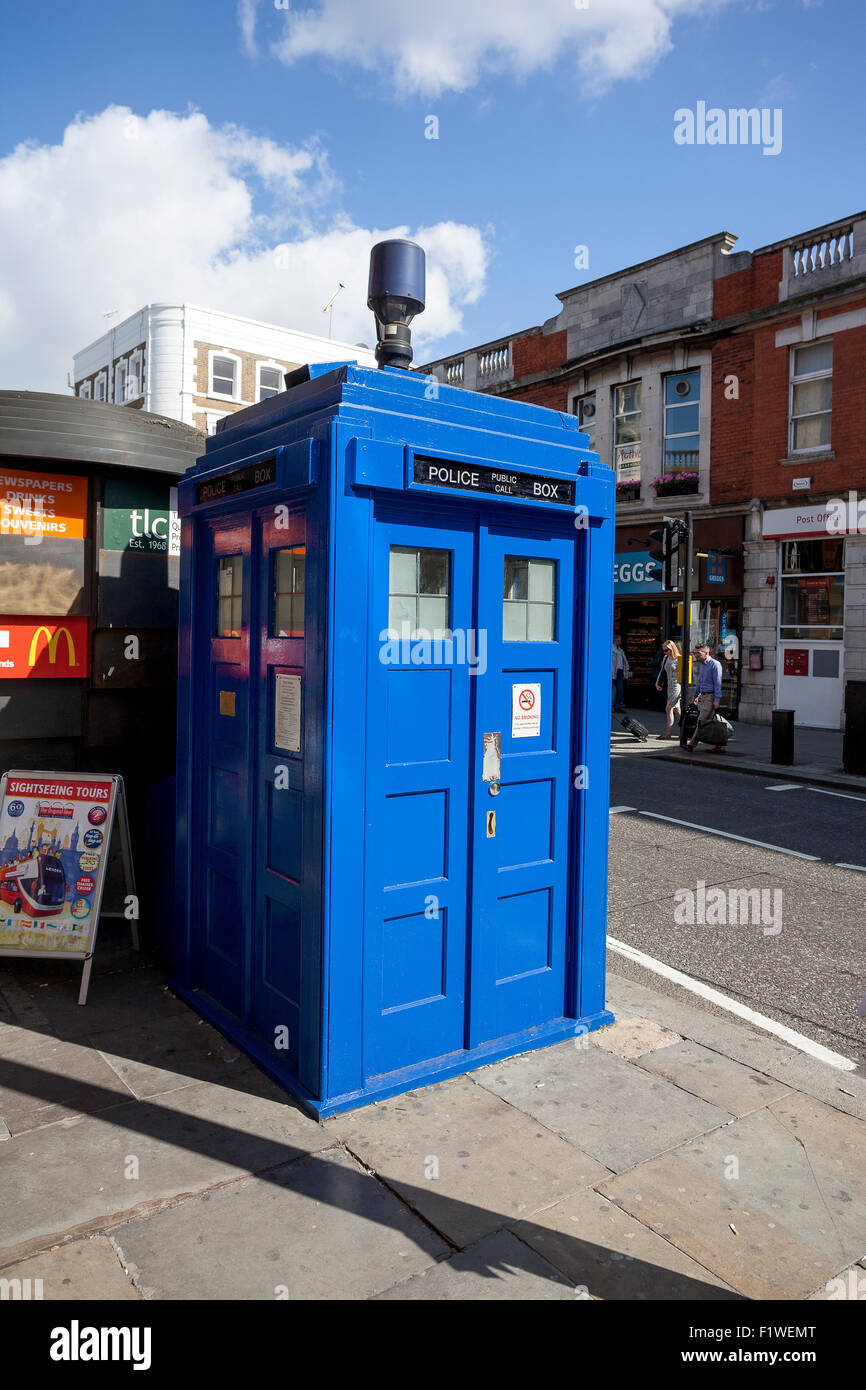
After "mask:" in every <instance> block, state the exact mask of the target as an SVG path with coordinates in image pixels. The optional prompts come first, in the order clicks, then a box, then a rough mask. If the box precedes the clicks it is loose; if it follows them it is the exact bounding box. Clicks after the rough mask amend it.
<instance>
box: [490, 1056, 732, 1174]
mask: <svg viewBox="0 0 866 1390" xmlns="http://www.w3.org/2000/svg"><path fill="white" fill-rule="evenodd" d="M575 1042H576V1043H577V1044H582V1045H580V1046H575V1045H574V1044H573V1043H568V1042H566V1043H559V1044H557V1045H556V1046H555V1047H549V1048H545V1049H544V1050H543V1051H542V1052H531V1053H527V1054H524V1055H523V1056H520V1057H514V1058H511V1059H510V1060H508V1061H506V1062H497V1063H495V1064H493V1065H492V1066H488V1067H484V1068H483V1069H482V1070H481V1071H479V1072H476V1073H475V1076H476V1079H477V1081H478V1084H479V1085H481V1086H484V1087H486V1089H487V1090H489V1091H492V1092H493V1093H494V1094H495V1095H498V1096H501V1097H502V1099H503V1100H507V1101H508V1102H509V1104H511V1105H514V1106H516V1107H517V1108H518V1109H519V1110H523V1111H524V1112H525V1113H526V1114H528V1115H532V1116H533V1117H534V1118H535V1119H537V1120H539V1121H540V1122H541V1123H542V1124H543V1125H546V1126H547V1128H548V1129H552V1130H553V1131H554V1133H556V1134H561V1135H562V1137H563V1138H564V1139H567V1140H568V1142H569V1143H570V1144H575V1145H576V1146H577V1147H578V1148H580V1149H582V1150H583V1152H584V1153H588V1154H590V1155H591V1156H592V1157H593V1158H596V1159H597V1160H598V1162H599V1163H603V1164H604V1165H605V1167H607V1168H611V1169H613V1171H614V1172H616V1173H619V1172H622V1171H623V1170H624V1169H627V1168H633V1167H634V1166H635V1164H638V1163H642V1162H644V1161H645V1160H646V1159H648V1158H650V1157H652V1156H653V1155H654V1154H658V1153H663V1152H664V1151H665V1150H667V1149H672V1148H675V1147H676V1146H677V1145H678V1144H681V1143H683V1141H684V1140H686V1139H691V1138H694V1137H695V1136H696V1135H698V1134H703V1133H705V1132H706V1131H707V1130H710V1129H715V1128H716V1127H717V1126H718V1125H722V1124H725V1123H726V1122H727V1121H728V1120H729V1119H730V1118H731V1117H730V1114H729V1112H728V1111H727V1110H721V1109H719V1107H718V1106H715V1105H709V1104H708V1103H707V1102H706V1101H704V1100H699V1099H698V1098H697V1097H696V1096H692V1095H689V1094H688V1093H687V1092H686V1091H681V1090H679V1089H678V1087H676V1086H672V1085H670V1084H669V1083H668V1082H667V1081H660V1080H655V1079H654V1078H650V1077H649V1074H648V1073H644V1072H642V1071H641V1070H640V1069H639V1068H637V1067H635V1066H633V1065H632V1063H630V1062H624V1061H622V1059H621V1058H619V1057H613V1056H611V1055H610V1054H608V1053H606V1052H605V1051H603V1049H602V1048H600V1047H592V1046H590V1045H589V1043H588V1041H587V1039H585V1038H577V1039H575Z"/></svg>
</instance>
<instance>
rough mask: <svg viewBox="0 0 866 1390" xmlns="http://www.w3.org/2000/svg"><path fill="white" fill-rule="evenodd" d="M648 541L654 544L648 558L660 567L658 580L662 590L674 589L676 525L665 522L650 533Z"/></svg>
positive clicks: (678, 540)
mask: <svg viewBox="0 0 866 1390" xmlns="http://www.w3.org/2000/svg"><path fill="white" fill-rule="evenodd" d="M650 541H655V542H656V544H655V546H653V547H651V548H650V553H649V557H650V559H651V560H655V562H656V564H657V565H659V566H660V567H661V574H660V575H659V580H660V583H661V586H662V588H663V589H664V590H666V591H667V590H669V589H674V588H676V573H675V568H674V555H675V553H676V550H677V547H678V546H679V543H680V538H679V533H678V531H677V527H676V523H675V522H673V521H665V523H664V525H663V526H660V527H659V529H658V530H657V531H650Z"/></svg>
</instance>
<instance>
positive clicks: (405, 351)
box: [367, 238, 426, 368]
mask: <svg viewBox="0 0 866 1390" xmlns="http://www.w3.org/2000/svg"><path fill="white" fill-rule="evenodd" d="M425 267H426V262H425V256H424V251H423V249H422V248H421V247H420V246H419V245H418V243H417V242H415V241H405V240H403V239H400V238H396V239H395V240H393V241H380V242H377V244H376V245H375V246H374V247H373V249H372V251H371V252H370V281H369V284H368V287H367V307H368V308H370V309H372V310H373V314H374V315H375V318H376V361H377V362H378V363H379V366H380V367H403V368H408V367H409V365H410V363H411V361H412V334H411V332H410V330H409V325H410V323H411V322H412V320H413V318H414V317H415V315H416V314H421V313H423V311H424V296H425V293H426V274H425Z"/></svg>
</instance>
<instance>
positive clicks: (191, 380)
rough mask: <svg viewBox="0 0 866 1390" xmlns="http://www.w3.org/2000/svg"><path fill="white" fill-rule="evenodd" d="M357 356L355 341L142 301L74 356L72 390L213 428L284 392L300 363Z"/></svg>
mask: <svg viewBox="0 0 866 1390" xmlns="http://www.w3.org/2000/svg"><path fill="white" fill-rule="evenodd" d="M347 360H350V361H353V362H355V361H357V362H360V363H361V365H362V366H365V367H375V365H376V358H375V355H374V354H373V353H372V352H371V351H370V350H369V349H368V348H365V347H363V346H359V345H358V344H352V343H341V342H337V341H333V340H331V339H330V338H319V337H317V336H316V335H314V334H312V333H298V332H296V331H295V330H293V329H290V328H280V327H279V326H278V325H276V324H272V323H259V322H257V321H256V320H254V319H245V318H240V317H238V315H237V314H221V313H217V312H216V311H215V310H213V309H202V308H199V307H198V306H196V305H194V304H148V305H147V306H146V307H145V308H143V309H140V310H138V312H137V313H135V314H131V315H130V317H129V318H127V319H124V320H123V322H122V323H118V324H116V325H115V327H113V328H112V329H110V330H109V332H107V333H104V334H103V335H102V337H101V338H98V339H97V340H96V342H94V343H91V344H90V346H89V347H86V348H82V350H81V351H80V352H77V353H76V354H75V358H74V371H73V377H74V385H75V394H76V396H83V397H86V398H88V399H90V400H96V401H105V402H111V403H113V404H115V405H126V406H130V407H132V408H133V409H138V410H146V411H153V412H154V413H156V414H159V415H165V416H168V417H169V418H170V419H174V420H181V421H183V422H184V423H185V424H188V425H193V426H194V427H195V428H196V429H200V430H204V431H205V432H206V433H208V434H212V433H213V431H214V428H215V426H216V422H217V420H219V419H220V418H221V417H222V416H223V415H229V414H232V413H233V412H234V411H236V410H242V409H243V408H244V407H245V406H248V405H254V404H256V402H257V401H261V400H265V399H266V398H267V397H268V396H275V395H276V394H277V392H279V391H282V390H283V378H284V376H285V373H286V372H287V371H293V370H294V368H295V367H299V366H303V365H304V364H305V363H307V362H342V361H347Z"/></svg>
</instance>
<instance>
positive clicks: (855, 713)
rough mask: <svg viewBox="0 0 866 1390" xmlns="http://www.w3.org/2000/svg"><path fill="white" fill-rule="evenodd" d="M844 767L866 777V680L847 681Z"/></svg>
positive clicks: (843, 747)
mask: <svg viewBox="0 0 866 1390" xmlns="http://www.w3.org/2000/svg"><path fill="white" fill-rule="evenodd" d="M842 767H843V769H844V771H845V772H850V773H852V774H853V776H855V777H866V681H846V683H845V736H844V738H843V739H842Z"/></svg>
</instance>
